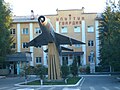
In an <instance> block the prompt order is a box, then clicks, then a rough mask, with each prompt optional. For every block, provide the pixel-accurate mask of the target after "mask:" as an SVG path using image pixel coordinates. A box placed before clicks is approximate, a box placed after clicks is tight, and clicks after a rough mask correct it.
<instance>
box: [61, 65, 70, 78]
mask: <svg viewBox="0 0 120 90" xmlns="http://www.w3.org/2000/svg"><path fill="white" fill-rule="evenodd" d="M61 71H62V77H63V78H66V77H67V76H68V75H69V66H67V65H63V66H61Z"/></svg>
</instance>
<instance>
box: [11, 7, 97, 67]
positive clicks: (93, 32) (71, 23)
mask: <svg viewBox="0 0 120 90" xmlns="http://www.w3.org/2000/svg"><path fill="white" fill-rule="evenodd" d="M56 11H57V14H55V15H45V16H46V17H47V18H49V20H50V22H51V23H52V25H53V27H54V29H55V32H57V33H60V34H63V35H66V36H69V37H72V38H75V39H77V40H79V41H82V42H84V43H86V44H85V45H79V44H76V45H72V46H69V45H64V46H65V47H69V48H71V49H73V50H74V51H72V52H67V51H62V57H61V61H60V63H61V65H62V64H64V63H67V64H68V65H70V64H72V62H73V60H74V59H75V58H76V59H77V60H78V65H83V66H84V65H89V63H90V52H91V51H92V52H93V53H94V62H95V65H98V63H99V59H98V57H99V40H98V36H99V32H98V26H99V21H98V19H97V17H98V14H97V13H84V9H83V8H82V9H71V10H56ZM38 16H39V15H34V14H33V11H32V14H31V16H13V22H12V26H11V29H10V30H11V36H12V37H14V42H13V45H12V47H11V48H12V49H13V50H15V51H16V52H26V51H28V52H32V54H31V56H32V61H30V65H31V66H34V65H37V64H44V65H46V66H47V53H45V52H44V51H45V50H46V49H47V46H43V47H26V43H28V42H29V41H31V40H32V39H34V38H35V37H37V36H38V35H40V33H41V30H40V27H39V24H38V20H37V18H38Z"/></svg>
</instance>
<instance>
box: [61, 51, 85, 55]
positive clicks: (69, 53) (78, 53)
mask: <svg viewBox="0 0 120 90" xmlns="http://www.w3.org/2000/svg"><path fill="white" fill-rule="evenodd" d="M83 54H84V52H62V56H67V55H75V56H77V55H83Z"/></svg>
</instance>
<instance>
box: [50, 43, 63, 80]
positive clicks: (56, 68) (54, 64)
mask: <svg viewBox="0 0 120 90" xmlns="http://www.w3.org/2000/svg"><path fill="white" fill-rule="evenodd" d="M48 79H49V80H61V75H60V58H59V53H58V50H57V47H56V45H55V43H48Z"/></svg>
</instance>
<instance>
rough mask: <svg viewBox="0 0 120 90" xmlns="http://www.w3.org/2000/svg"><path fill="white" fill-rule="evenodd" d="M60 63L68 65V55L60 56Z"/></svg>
mask: <svg viewBox="0 0 120 90" xmlns="http://www.w3.org/2000/svg"><path fill="white" fill-rule="evenodd" d="M62 65H68V56H63V57H62Z"/></svg>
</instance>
